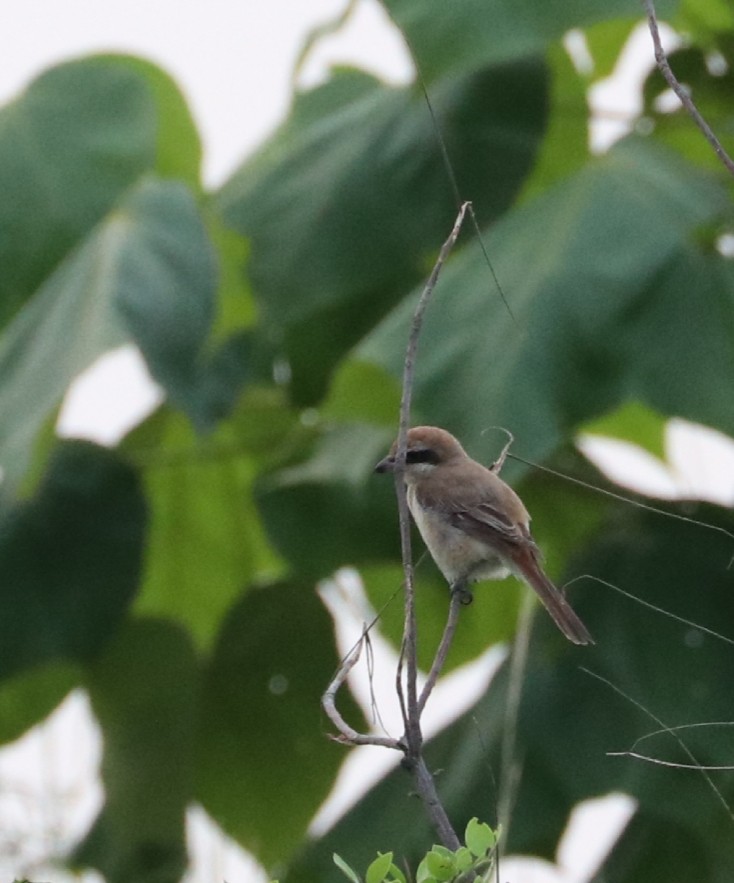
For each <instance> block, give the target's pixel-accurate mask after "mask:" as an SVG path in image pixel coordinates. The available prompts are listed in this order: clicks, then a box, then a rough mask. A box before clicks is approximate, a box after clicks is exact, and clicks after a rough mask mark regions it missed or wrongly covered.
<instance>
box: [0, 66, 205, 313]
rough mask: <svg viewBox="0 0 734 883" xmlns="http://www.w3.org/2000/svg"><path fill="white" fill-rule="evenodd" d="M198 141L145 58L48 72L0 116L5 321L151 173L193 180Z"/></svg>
mask: <svg viewBox="0 0 734 883" xmlns="http://www.w3.org/2000/svg"><path fill="white" fill-rule="evenodd" d="M200 151H201V148H200V145H199V140H198V136H197V134H196V131H195V129H194V128H193V123H192V122H191V118H190V116H189V114H188V111H187V109H186V107H185V104H184V102H183V99H182V97H181V93H180V92H179V91H178V89H177V88H176V86H175V85H174V84H173V82H172V81H171V80H170V79H169V78H168V77H167V76H166V75H165V74H164V73H162V72H161V71H160V70H159V69H157V68H156V67H154V66H153V65H151V64H149V63H147V62H144V61H141V60H139V59H131V58H124V57H110V56H105V57H96V58H95V57H92V58H86V59H82V60H80V61H73V62H70V63H67V64H63V65H60V66H59V67H56V68H53V69H52V70H49V71H47V72H46V73H44V74H42V75H41V76H40V77H38V78H37V79H36V80H34V81H33V82H32V83H31V85H30V86H28V88H27V89H26V90H25V91H24V92H22V93H21V94H20V95H19V96H18V97H17V98H16V99H15V101H13V102H11V103H10V104H9V105H7V106H6V107H4V108H3V109H2V111H0V190H2V193H3V200H2V204H1V205H0V264H2V267H3V274H2V277H1V278H0V320H1V321H2V322H3V323H4V322H6V321H7V320H8V319H9V318H10V316H12V315H13V313H15V312H16V311H17V309H18V308H19V307H20V305H21V304H22V303H23V302H24V301H25V300H26V299H27V298H29V297H30V296H31V295H32V294H33V293H34V292H35V291H36V290H37V289H38V288H39V286H41V285H42V284H43V282H44V281H45V280H46V279H47V277H48V276H49V275H50V274H51V273H53V271H54V270H55V269H56V267H57V265H58V264H59V263H60V262H62V261H63V260H64V259H65V258H68V257H69V253H70V252H71V251H72V250H73V249H75V248H76V246H77V244H78V242H79V240H80V239H82V238H84V237H85V236H87V235H88V234H89V233H91V231H92V229H93V227H94V226H95V225H96V224H97V223H98V222H100V221H101V220H102V218H103V217H104V216H105V214H107V213H108V212H109V211H110V210H111V209H112V208H113V207H114V205H115V203H116V202H117V200H118V199H119V198H120V197H121V196H122V195H124V193H125V192H126V191H127V190H128V189H130V188H131V187H134V186H136V185H137V183H138V181H139V180H140V178H141V176H143V175H145V174H147V173H148V172H150V171H154V170H156V171H158V172H159V173H161V174H163V175H176V176H181V177H184V178H185V179H186V180H187V181H189V183H192V184H193V183H195V182H196V178H195V172H196V169H197V167H198V163H199V157H200Z"/></svg>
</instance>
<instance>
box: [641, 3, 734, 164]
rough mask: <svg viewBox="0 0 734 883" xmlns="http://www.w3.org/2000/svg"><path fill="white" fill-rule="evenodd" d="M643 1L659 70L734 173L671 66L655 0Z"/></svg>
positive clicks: (718, 154)
mask: <svg viewBox="0 0 734 883" xmlns="http://www.w3.org/2000/svg"><path fill="white" fill-rule="evenodd" d="M642 2H643V5H644V7H645V12H646V13H647V25H648V28H649V29H650V36H651V37H652V43H653V46H654V48H655V62H656V63H657V66H658V70H659V71H660V73H661V74H662V75H663V77H664V78H665V82H666V83H667V84H668V85H669V86H670V88H671V89H672V90H673V92H675V94H676V95H677V96H678V98H679V100H680V103H681V104H682V105H683V107H684V108H685V109H686V110H687V111H688V113H689V115H690V116H691V118H692V119H693V121H694V122H695V124H696V125H697V126H698V128H699V129H700V130H701V131H702V132H703V134H704V136H705V138H706V140H707V141H708V143H709V144H710V145H711V146H712V147H713V149H714V152H715V153H716V155H717V156H718V157H719V159H720V160H721V162H722V163H723V164H724V165H725V166H726V168H727V169H728V170H729V172H730V173H731V174H732V175H734V160H732V158H731V157H730V156H729V154H728V153H727V152H726V150H724V148H723V146H722V144H721V142H720V141H719V139H718V138H717V137H716V135H714V133H713V130H712V129H711V126H709V124H708V123H707V122H706V120H705V119H704V118H703V116H702V115H701V113H700V111H699V110H698V108H697V107H696V105H695V104H694V102H693V99H692V98H691V96H690V95H689V93H688V90H687V89H685V88H684V87H683V86H682V85H681V84H680V83H679V82H678V79H677V77H676V76H675V74H674V73H673V71H672V69H671V67H670V64H669V62H668V57H667V55H666V54H665V50H664V49H663V44H662V41H661V39H660V31H659V29H658V20H657V15H656V13H655V4H654V2H653V0H642Z"/></svg>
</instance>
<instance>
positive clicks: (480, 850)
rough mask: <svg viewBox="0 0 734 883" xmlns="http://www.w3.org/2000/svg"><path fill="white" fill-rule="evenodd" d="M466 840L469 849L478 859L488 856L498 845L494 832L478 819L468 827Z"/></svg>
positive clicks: (465, 835) (474, 819) (472, 820)
mask: <svg viewBox="0 0 734 883" xmlns="http://www.w3.org/2000/svg"><path fill="white" fill-rule="evenodd" d="M464 838H465V840H466V845H467V847H468V848H469V849H470V850H471V851H472V853H473V854H474V855H475V856H477V857H478V858H481V857H482V856H484V855H486V854H487V853H488V852H489V850H490V849H492V848H493V847H494V845H495V844H496V843H497V836H496V835H495V833H494V831H493V830H492V829H491V828H490V827H489V825H488V824H487V823H486V822H480V821H479V820H478V819H477V818H476V817H475V818H473V819H471V820H470V822H469V824H468V825H467V826H466V833H465V834H464Z"/></svg>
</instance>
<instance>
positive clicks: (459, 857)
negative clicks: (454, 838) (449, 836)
mask: <svg viewBox="0 0 734 883" xmlns="http://www.w3.org/2000/svg"><path fill="white" fill-rule="evenodd" d="M455 861H456V870H457V871H467V870H469V868H470V867H471V866H472V864H473V862H474V856H473V854H472V851H471V850H470V849H468V848H467V847H466V846H461V847H459V849H457V850H456V853H455Z"/></svg>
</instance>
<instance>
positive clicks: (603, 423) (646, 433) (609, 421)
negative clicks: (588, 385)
mask: <svg viewBox="0 0 734 883" xmlns="http://www.w3.org/2000/svg"><path fill="white" fill-rule="evenodd" d="M666 423H667V421H666V420H665V418H664V417H663V416H662V415H661V414H658V413H656V412H655V411H653V410H652V409H651V408H648V407H646V406H645V405H642V404H640V403H639V402H625V403H624V404H623V405H621V406H620V407H619V408H615V409H614V410H613V411H612V412H611V413H609V414H605V415H604V416H603V417H599V418H597V419H596V420H592V421H590V422H589V423H587V424H586V426H584V427H583V428H582V430H581V431H582V432H584V433H589V434H590V435H601V436H606V437H608V438H618V439H622V440H623V441H628V442H631V443H632V444H636V445H639V446H640V447H641V448H644V449H645V450H646V451H649V452H650V453H651V454H653V455H654V456H656V457H658V458H659V459H661V460H662V459H664V458H665V426H666Z"/></svg>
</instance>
